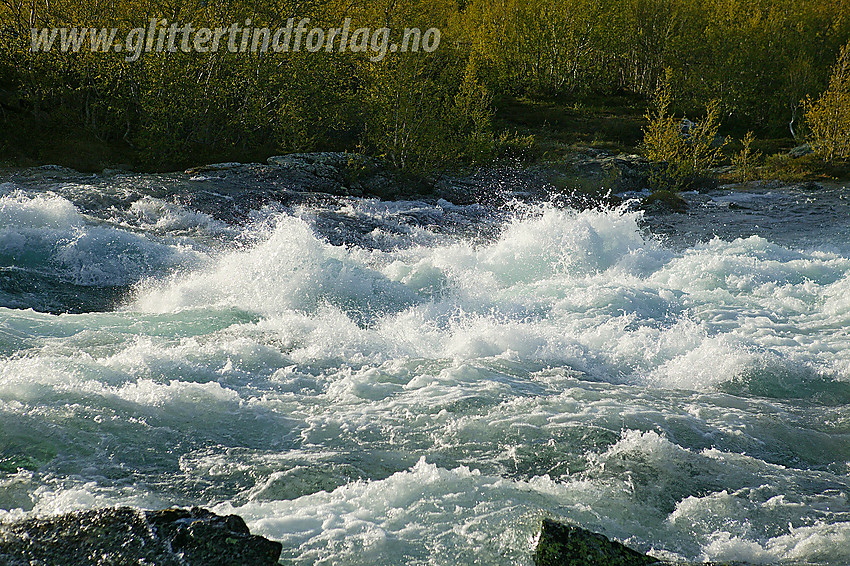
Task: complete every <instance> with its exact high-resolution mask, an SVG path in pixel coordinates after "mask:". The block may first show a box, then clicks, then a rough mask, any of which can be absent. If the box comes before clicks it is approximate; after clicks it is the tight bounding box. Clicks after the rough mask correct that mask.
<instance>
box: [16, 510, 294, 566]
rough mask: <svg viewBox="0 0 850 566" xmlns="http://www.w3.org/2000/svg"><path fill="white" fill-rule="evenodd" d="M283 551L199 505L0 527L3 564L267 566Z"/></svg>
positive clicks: (232, 519) (241, 523) (233, 519)
mask: <svg viewBox="0 0 850 566" xmlns="http://www.w3.org/2000/svg"><path fill="white" fill-rule="evenodd" d="M281 550H282V547H281V544H280V543H278V542H273V541H270V540H268V539H266V538H263V537H261V536H256V535H252V534H251V533H250V531H249V530H248V527H247V526H246V525H245V521H243V520H242V518H241V517H238V516H237V515H228V516H226V517H222V516H220V515H216V514H215V513H212V512H210V511H207V510H205V509H201V508H199V507H194V508H192V509H189V510H187V509H176V508H173V509H164V510H160V511H140V510H138V509H131V508H129V507H118V508H114V509H96V510H89V511H77V512H74V513H67V514H65V515H58V516H56V517H47V518H36V519H26V520H23V521H19V522H15V523H8V524H0V564H2V565H4V566H31V565H36V564H38V565H45V566H47V565H50V566H84V565H85V566H92V565H96V564H97V565H100V564H103V565H106V564H109V565H110V566H125V565H126V566H129V565H139V564H156V565H157V566H266V565H274V564H277V563H278V559H279V558H280V553H281Z"/></svg>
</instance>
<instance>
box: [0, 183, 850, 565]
mask: <svg viewBox="0 0 850 566" xmlns="http://www.w3.org/2000/svg"><path fill="white" fill-rule="evenodd" d="M202 181H203V180H202V179H201V180H199V181H198V182H202ZM0 182H2V184H0V304H2V305H4V306H3V307H0V450H2V456H1V457H2V460H0V518H3V519H13V518H17V517H22V516H27V515H39V514H51V513H58V512H63V511H69V510H74V509H81V508H89V507H96V506H103V505H118V504H129V505H134V506H138V507H144V508H156V507H162V506H167V505H172V504H177V505H203V506H207V507H210V508H212V509H213V510H215V511H217V512H219V513H231V512H233V513H238V514H240V515H241V516H243V517H244V518H245V519H246V521H247V522H248V524H249V526H250V527H251V529H252V531H253V532H256V533H258V534H263V535H265V536H267V537H270V538H272V539H275V540H279V541H281V542H282V543H283V545H284V553H283V560H282V561H283V562H284V563H292V564H314V563H315V564H378V563H380V564H530V552H531V549H532V548H533V545H534V531H535V528H536V526H537V525H538V524H539V521H540V518H541V517H554V518H560V519H565V520H573V521H578V522H580V523H581V524H582V525H584V526H585V527H587V528H590V529H593V530H596V531H600V532H603V533H605V534H607V535H609V536H612V537H616V538H618V539H619V540H623V541H625V542H627V543H628V544H630V545H631V546H633V547H635V548H638V549H640V550H642V551H646V552H650V553H652V554H653V555H655V556H658V557H662V558H668V559H674V560H676V559H678V560H718V561H719V560H741V561H748V562H752V563H767V564H778V563H789V564H800V563H804V564H809V563H810V564H832V565H842V564H848V563H850V477H848V473H850V410H848V406H850V405H848V403H850V331H848V329H850V239H848V238H847V235H848V227H850V216H848V207H847V204H846V200H845V196H844V194H845V192H846V190H845V189H843V188H842V187H831V188H828V189H825V190H823V191H821V192H819V193H814V192H812V191H810V190H806V189H805V188H774V189H766V188H762V189H757V190H752V191H746V192H730V191H718V192H716V193H712V194H709V195H689V196H688V199H689V200H690V201H691V203H692V206H691V212H690V214H689V215H669V216H663V217H661V216H659V217H652V218H645V217H643V215H642V213H640V212H635V211H631V210H630V209H629V208H628V207H623V208H620V209H614V210H596V211H592V210H591V211H576V210H572V209H568V208H559V207H557V206H554V205H551V204H540V205H520V204H514V205H512V206H508V207H503V208H501V209H498V210H497V209H490V208H487V207H484V206H466V207H459V206H454V205H451V204H450V203H447V202H445V201H442V202H436V203H435V202H431V203H426V202H396V203H387V202H379V201H376V200H369V199H354V198H346V199H343V198H339V199H334V198H325V197H322V198H314V197H313V196H311V197H309V198H306V197H304V198H302V197H303V195H302V196H298V195H284V196H285V197H286V198H283V197H281V198H262V199H260V198H248V197H247V196H245V195H244V194H242V193H237V192H236V190H235V189H234V190H232V191H224V190H221V191H219V192H215V191H206V192H204V191H201V190H200V189H197V188H194V187H193V185H192V183H191V182H190V181H186V180H184V179H180V178H177V177H169V176H140V175H126V176H121V175H119V176H114V177H108V178H100V177H83V176H80V175H73V174H70V173H67V172H61V171H58V172H57V171H51V170H46V171H38V170H35V171H33V170H31V171H28V172H23V173H21V172H18V173H14V174H12V173H10V174H7V175H6V176H5V178H4V179H3V180H1V181H0ZM205 190H206V189H205ZM193 191H194V192H193ZM244 191H245V190H243V192H244ZM249 192H250V191H249ZM192 195H194V196H192ZM197 195H200V196H197ZM204 195H206V196H204ZM190 196H192V198H189V197H190ZM249 196H250V195H249ZM202 197H203V198H202Z"/></svg>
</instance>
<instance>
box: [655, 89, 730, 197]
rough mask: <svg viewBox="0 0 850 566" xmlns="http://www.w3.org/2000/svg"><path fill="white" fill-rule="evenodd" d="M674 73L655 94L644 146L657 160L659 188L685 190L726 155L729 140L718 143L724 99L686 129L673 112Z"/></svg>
mask: <svg viewBox="0 0 850 566" xmlns="http://www.w3.org/2000/svg"><path fill="white" fill-rule="evenodd" d="M672 105H673V96H672V94H671V88H670V74H669V73H668V76H667V79H666V80H665V81H664V82H663V83H662V85H661V86H660V87H659V88H658V90H657V91H656V93H655V94H654V95H653V99H652V105H651V107H650V109H649V110H648V111H647V114H646V121H647V125H646V128H645V129H644V139H643V149H644V153H645V154H646V157H647V158H648V159H649V160H650V161H652V162H654V163H656V168H655V171H654V172H653V174H652V176H651V178H650V182H651V183H652V184H653V185H654V186H655V187H656V188H659V189H668V190H675V191H678V190H682V189H685V188H688V187H691V186H692V185H693V184H694V183H696V182H697V181H698V180H699V179H700V178H701V177H704V176H705V175H706V174H707V173H708V171H709V169H710V168H711V167H714V166H715V165H717V163H718V162H719V161H720V159H721V157H722V151H723V147H724V146H725V145H726V143H727V140H723V141H722V142H721V143H717V142H716V139H717V137H718V136H717V132H718V130H719V128H720V102H719V101H718V100H714V101H711V102H709V104H708V105H707V106H706V108H705V116H704V117H703V118H702V119H699V120H697V121H695V122H693V123H691V124H690V125H689V127H688V128H686V129H685V128H683V122H682V121H681V120H679V119H678V118H676V117H675V116H674V114H673V112H672Z"/></svg>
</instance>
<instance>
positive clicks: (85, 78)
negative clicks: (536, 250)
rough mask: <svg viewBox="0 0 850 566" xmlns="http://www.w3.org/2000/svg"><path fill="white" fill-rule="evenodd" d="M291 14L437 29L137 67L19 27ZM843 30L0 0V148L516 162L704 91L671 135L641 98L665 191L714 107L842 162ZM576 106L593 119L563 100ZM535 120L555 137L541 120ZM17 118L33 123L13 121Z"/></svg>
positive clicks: (529, 6)
mask: <svg viewBox="0 0 850 566" xmlns="http://www.w3.org/2000/svg"><path fill="white" fill-rule="evenodd" d="M290 17H296V18H301V17H309V18H310V20H311V21H310V26H311V27H312V26H315V27H321V28H324V29H328V28H331V27H337V26H339V25H340V24H341V23H342V21H343V20H344V19H345V18H347V17H350V18H352V21H353V25H354V26H370V27H372V28H376V27H381V26H387V27H389V28H390V29H391V30H392V32H391V33H392V37H391V41H393V42H398V40H399V35H400V34H401V33H402V30H403V29H404V28H405V27H419V28H420V29H423V30H424V29H427V28H430V27H436V28H438V29H440V31H441V42H440V46H439V49H438V50H437V51H436V52H434V53H422V52H420V53H416V54H410V53H408V54H403V53H388V54H387V55H386V57H385V58H383V59H382V60H380V61H372V60H370V59H369V54H364V53H351V52H346V53H327V52H325V51H320V52H318V53H308V52H306V51H301V52H298V53H293V52H289V53H271V52H268V53H264V54H256V53H255V54H250V53H239V54H233V53H229V52H226V51H219V52H218V53H182V52H179V51H178V52H176V53H143V54H141V57H140V58H139V59H138V60H136V61H127V60H126V58H125V54H124V53H113V52H108V53H91V52H87V51H86V50H80V51H79V52H77V53H60V52H59V51H52V52H49V53H31V52H30V51H29V40H30V29H31V28H33V27H35V28H42V27H55V26H61V25H70V26H87V27H98V28H100V27H113V26H115V27H118V28H119V29H120V30H121V31H120V32H119V37H120V36H121V35H122V34H125V33H126V31H127V30H129V29H132V28H134V27H138V26H143V25H145V24H146V23H147V22H148V21H150V19H151V18H165V19H167V20H168V21H169V22H181V23H182V22H193V23H194V25H195V27H196V28H197V27H204V26H206V27H217V26H222V25H228V24H229V23H231V22H239V21H244V20H245V19H246V18H251V19H252V20H253V21H254V25H255V26H260V27H263V26H268V27H269V28H272V29H274V28H278V27H283V26H285V24H286V20H287V19H288V18H290ZM848 37H850V14H848V8H847V0H715V1H709V0H500V1H498V2H492V1H490V0H462V1H458V0H430V1H428V0H378V1H376V2H368V3H365V2H349V1H343V0H306V1H304V0H262V1H256V0H226V1H224V0H223V1H209V0H189V1H185V2H176V1H174V0H110V1H109V2H89V1H87V0H50V2H44V1H42V0H38V1H33V0H3V1H2V2H0V152H2V154H3V156H13V157H15V156H17V157H20V156H22V155H24V156H28V157H31V158H33V159H36V160H39V159H44V158H45V157H43V156H45V155H53V153H52V152H54V151H55V148H54V146H56V145H57V140H64V142H61V143H66V144H67V145H69V146H70V145H74V146H75V147H77V146H85V145H86V144H88V145H89V146H91V147H94V146H102V147H113V148H119V150H120V151H118V152H117V153H118V154H120V155H121V156H122V157H121V159H123V156H124V155H125V154H126V155H131V156H132V157H133V159H135V160H136V161H137V163H136V165H145V166H147V167H149V168H156V169H164V168H171V167H175V166H180V165H185V164H190V163H193V162H198V161H210V160H218V159H226V160H229V159H240V160H245V159H255V158H256V159H261V158H262V157H263V156H265V155H268V154H271V153H279V152H289V151H310V150H319V149H327V150H350V151H356V150H360V149H365V150H366V151H368V152H370V153H373V154H379V155H384V156H386V157H387V158H388V159H390V160H391V161H392V162H393V163H395V164H396V165H397V166H398V167H399V168H402V169H410V170H415V171H428V170H432V171H435V170H440V169H443V168H446V167H454V166H464V165H470V164H475V163H481V162H486V161H487V160H488V159H490V158H492V157H494V156H495V157H507V158H512V157H511V156H519V157H520V158H522V159H526V158H527V157H526V156H528V155H534V154H537V153H544V152H546V151H549V150H548V149H547V148H546V145H547V144H549V145H551V146H555V147H560V146H561V145H564V146H569V145H571V144H574V143H578V144H584V145H586V144H588V143H596V142H598V143H599V144H602V145H604V144H606V143H613V144H614V145H615V146H616V147H623V146H633V145H634V144H635V143H636V142H637V139H633V138H636V136H637V137H639V133H638V132H637V131H638V129H639V125H637V123H636V122H635V120H633V119H630V120H625V121H623V120H621V121H620V122H617V123H615V122H616V120H614V119H613V118H616V117H617V116H614V114H616V111H611V110H610V109H607V110H606V109H602V108H600V105H598V104H596V102H597V101H599V100H614V99H617V98H618V97H622V98H628V97H632V98H639V99H640V100H641V105H642V104H643V103H644V102H645V100H646V98H649V97H652V96H653V93H655V92H656V91H657V90H658V88H659V86H664V88H665V89H666V92H667V96H668V97H669V98H670V101H672V100H673V98H675V100H676V106H677V109H678V111H679V112H683V111H687V112H688V114H689V115H693V114H695V113H696V111H695V109H702V108H703V107H704V101H706V100H714V99H719V100H722V103H721V104H720V105H713V104H712V105H709V108H708V112H707V118H710V119H709V120H708V122H705V120H703V121H702V122H698V128H697V131H696V132H695V133H691V135H690V136H689V137H688V138H687V139H688V140H689V141H688V142H687V144H685V145H683V139H682V137H681V136H680V135H679V131H678V127H679V124H678V122H677V121H676V120H674V119H673V115H672V110H671V108H672V107H671V106H670V101H668V102H667V104H666V106H665V107H664V108H665V110H664V112H666V114H664V115H658V114H657V112H658V111H659V109H660V108H661V106H659V104H660V103H662V102H663V101H661V100H656V101H655V106H654V108H655V110H653V112H654V113H655V115H654V118H655V119H656V120H658V121H657V122H656V123H655V124H654V125H650V126H648V128H649V129H648V132H649V143H648V144H647V147H648V148H649V147H653V148H654V149H652V150H651V151H656V152H658V155H659V157H658V159H659V160H660V161H664V162H666V163H668V164H672V166H670V167H667V169H666V170H665V171H664V175H667V176H668V177H669V178H668V182H672V184H673V185H674V186H675V187H677V188H681V187H682V186H685V185H687V184H688V183H689V182H690V180H689V179H691V178H692V177H693V176H694V175H695V174H700V173H701V172H703V171H704V170H705V169H706V168H707V167H709V166H710V164H711V163H713V161H714V160H715V157H716V152H714V150H716V149H718V148H716V147H711V145H710V144H709V145H708V146H706V145H705V144H704V143H703V142H705V141H713V139H711V140H709V138H708V130H709V129H710V128H709V126H712V127H713V125H716V124H717V123H718V122H719V120H718V118H719V116H720V114H721V113H722V114H723V115H724V120H725V122H726V123H727V124H732V125H733V126H734V127H735V130H736V131H740V132H745V131H747V130H753V131H756V132H758V133H759V135H760V136H761V137H779V135H782V134H780V133H779V132H782V133H783V134H784V135H786V136H787V135H789V134H790V135H795V136H796V134H797V132H798V131H799V126H800V125H801V124H800V123H799V121H798V115H801V114H803V113H805V114H806V119H807V122H808V126H809V127H810V129H811V130H812V136H813V137H814V142H815V145H816V146H817V147H818V148H819V152H820V154H821V155H823V156H824V157H825V158H827V159H838V158H841V156H842V155H844V156H846V153H847V152H848V149H847V143H848V142H846V138H847V135H846V133H842V132H846V125H845V126H842V125H841V124H846V121H847V120H848V118H847V113H848V112H850V110H847V109H848V108H850V104H848V103H847V98H846V97H847V96H848V95H847V91H848V86H847V85H848V82H850V79H848V78H847V75H848V73H850V72H848V71H847V69H846V67H847V64H846V60H847V55H846V49H845V54H844V55H843V56H842V59H840V61H844V62H845V63H842V65H844V66H843V67H841V68H839V67H835V68H834V69H830V65H831V63H832V62H833V61H834V60H835V54H836V53H837V52H838V50H839V48H840V47H841V46H842V45H844V44H845V43H847V38H848ZM665 69H670V71H669V73H668V72H666V71H665ZM830 72H832V80H831V82H829V85H830V86H829V88H827V83H828V81H829V76H830ZM662 83H663V84H662ZM820 93H823V94H822V95H821V94H820ZM491 95H492V97H495V98H496V99H497V100H503V99H511V100H521V101H527V102H528V103H529V104H536V103H542V104H549V105H552V106H553V107H556V108H557V109H558V111H557V112H556V111H552V112H551V113H552V114H553V115H554V114H564V116H560V117H556V118H557V120H558V123H557V124H555V123H554V122H553V120H554V119H555V118H553V120H550V121H549V122H548V123H542V124H534V126H535V127H537V128H538V129H536V130H532V131H533V132H534V133H535V134H536V141H533V142H530V143H531V145H534V146H537V147H536V149H534V148H532V147H531V146H529V145H528V144H529V140H528V138H527V137H525V138H524V137H523V136H527V134H528V133H529V132H528V131H526V130H524V129H523V127H522V126H523V125H524V123H526V124H527V123H529V121H531V120H532V118H534V117H533V116H524V117H523V118H522V121H524V123H521V122H520V121H515V122H514V123H508V124H503V126H504V128H505V129H506V131H509V132H511V133H510V134H506V133H503V132H501V131H500V126H499V124H500V121H499V120H498V119H496V120H494V116H493V114H494V111H493V104H492V103H491ZM806 97H810V98H809V99H808V100H809V102H808V104H807V105H805V106H804V107H801V106H800V101H801V100H804V99H806ZM811 97H817V98H815V99H814V101H813V99H812V98H811ZM591 106H593V107H594V119H593V120H592V121H591V120H588V119H586V115H587V112H583V111H579V110H578V108H580V107H581V108H589V107H591ZM568 108H573V109H576V111H575V112H572V113H570V112H566V111H564V110H565V109H568ZM801 110H802V111H804V112H802V111H801ZM511 111H512V110H511V109H510V108H508V109H507V110H506V112H508V113H510V112H511ZM701 111H702V110H700V112H701ZM640 112H642V106H641V110H638V113H640ZM612 117H613V118H612ZM508 121H509V120H508ZM494 123H495V124H496V126H495V127H494V125H493V124H494ZM550 124H551V125H552V126H553V129H554V128H555V127H557V128H561V129H562V130H563V131H562V132H553V133H550V132H548V131H546V130H547V127H548V126H549V125H550ZM606 124H607V125H608V126H611V127H614V126H617V127H621V128H622V131H621V132H609V131H607V130H604V128H605V127H608V126H606ZM618 124H619V125H618ZM529 125H530V124H529ZM516 126H519V127H516ZM789 126H790V130H789ZM515 130H519V132H520V133H519V135H516V136H514V137H513V138H511V136H512V135H513V132H514V131H515ZM603 130H604V131H603ZM32 131H37V132H39V133H40V135H38V136H31V135H29V136H28V135H25V134H24V133H23V132H32ZM564 131H566V132H568V134H565V133H564ZM588 132H590V133H588ZM505 136H507V137H505ZM842 140H844V141H842ZM72 141H73V143H70V142H72ZM59 145H61V144H59ZM525 146H528V147H525ZM662 155H674V156H675V158H669V159H668V158H666V157H660V156H662Z"/></svg>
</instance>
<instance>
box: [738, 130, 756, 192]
mask: <svg viewBox="0 0 850 566" xmlns="http://www.w3.org/2000/svg"><path fill="white" fill-rule="evenodd" d="M753 141H755V134H753V132H747V134H746V135H745V136H744V139H742V140H741V151H740V152H739V153H737V154H735V155H734V156H733V157H732V167H734V171H735V178H736V179H737V181H738V182H739V183H746V182H747V181H752V180H753V179H755V178H756V166H757V165H758V163H759V162H760V161H761V159H762V155H761V152H759V151H754V150H753V147H752V146H753Z"/></svg>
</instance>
